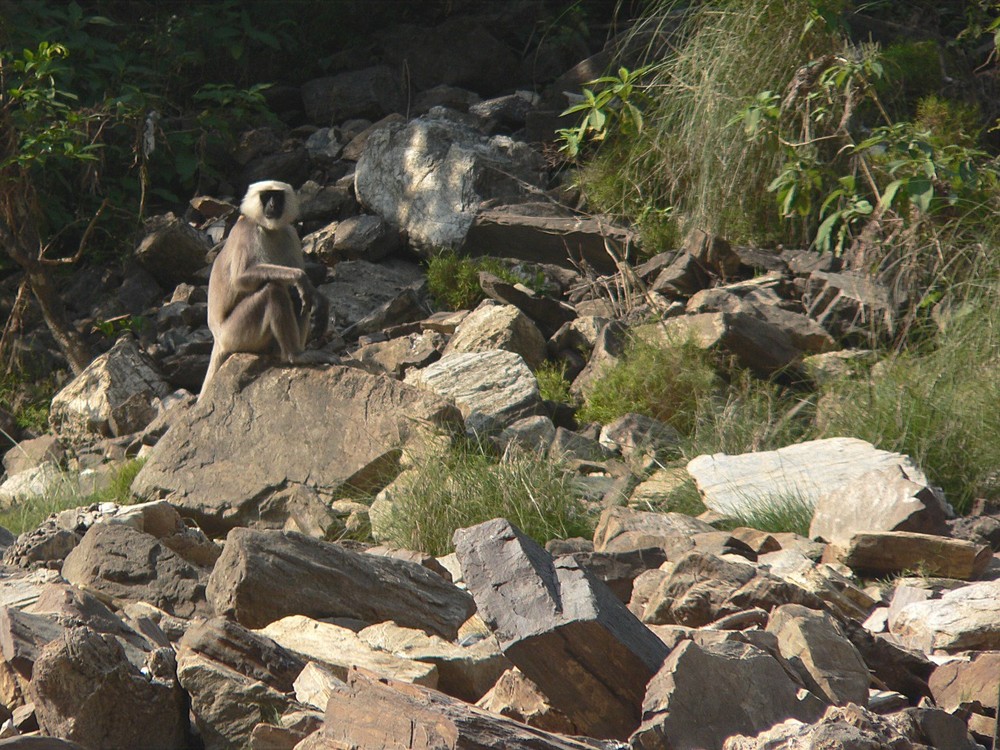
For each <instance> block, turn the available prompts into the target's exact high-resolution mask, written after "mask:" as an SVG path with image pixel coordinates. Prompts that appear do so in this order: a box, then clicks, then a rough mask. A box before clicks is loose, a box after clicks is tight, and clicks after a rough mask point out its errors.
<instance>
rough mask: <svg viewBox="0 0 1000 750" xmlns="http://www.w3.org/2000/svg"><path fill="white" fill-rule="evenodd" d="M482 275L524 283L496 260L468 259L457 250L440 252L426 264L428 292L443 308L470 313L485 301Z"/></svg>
mask: <svg viewBox="0 0 1000 750" xmlns="http://www.w3.org/2000/svg"><path fill="white" fill-rule="evenodd" d="M480 271H486V272H488V273H491V274H493V275H494V276H498V277H500V278H501V279H503V280H504V281H508V282H510V283H512V284H514V283H517V282H520V281H522V279H520V278H518V277H517V276H516V275H515V274H513V273H511V272H510V271H508V270H507V269H506V268H505V267H504V266H503V264H501V263H500V262H499V261H497V260H496V259H494V258H465V257H462V256H460V255H459V254H458V253H457V252H455V251H454V250H441V251H439V252H437V253H435V254H434V256H433V257H432V258H431V259H430V260H429V261H428V262H427V288H428V289H429V290H430V293H431V296H432V297H433V298H434V300H435V301H436V302H437V303H438V304H439V305H441V306H442V307H445V308H447V309H449V310H471V309H472V308H474V307H475V306H476V305H478V304H479V303H480V302H482V301H483V299H485V297H486V295H485V294H483V288H482V287H481V286H480V285H479V272H480Z"/></svg>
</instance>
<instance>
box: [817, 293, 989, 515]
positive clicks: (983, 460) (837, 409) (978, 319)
mask: <svg viewBox="0 0 1000 750" xmlns="http://www.w3.org/2000/svg"><path fill="white" fill-rule="evenodd" d="M998 302H1000V299H998V298H997V294H996V293H990V294H985V293H983V294H982V296H978V298H977V297H974V298H973V299H970V300H968V301H967V304H968V307H966V308H965V312H964V315H962V317H961V318H960V319H958V320H954V321H952V323H951V324H949V325H948V326H947V327H946V328H945V330H944V331H943V332H942V333H940V334H939V335H938V336H936V337H935V339H934V341H933V344H934V345H933V346H928V347H925V349H924V350H915V351H907V352H903V353H900V354H895V355H891V356H889V357H887V358H886V359H884V360H883V361H882V362H880V363H879V364H878V365H877V366H876V367H874V368H873V369H872V371H871V373H870V374H869V375H868V377H866V378H857V379H850V380H844V381H839V382H834V383H833V384H831V385H830V386H829V387H828V388H827V389H826V391H825V394H824V398H823V401H822V406H821V409H820V412H819V414H820V417H821V420H820V421H821V426H822V433H823V434H825V435H851V436H854V437H859V438H863V439H865V440H868V441H870V442H871V443H873V444H875V445H876V446H878V447H880V448H883V449H886V450H895V451H900V452H902V453H906V454H908V455H910V456H912V457H913V458H914V459H915V460H916V462H917V464H918V465H919V466H921V467H922V468H923V469H924V470H925V472H926V473H927V474H928V475H929V478H930V479H931V481H933V482H935V483H938V484H940V485H941V486H942V487H943V488H944V490H945V493H946V495H947V497H948V499H949V500H950V501H951V503H952V504H953V505H954V506H955V507H956V510H959V511H960V512H961V511H966V510H968V508H969V506H970V505H971V502H972V500H974V499H975V498H976V497H979V496H982V495H984V494H996V492H997V491H998V490H1000V477H998V469H1000V411H998V408H997V404H1000V311H998V307H997V304H998Z"/></svg>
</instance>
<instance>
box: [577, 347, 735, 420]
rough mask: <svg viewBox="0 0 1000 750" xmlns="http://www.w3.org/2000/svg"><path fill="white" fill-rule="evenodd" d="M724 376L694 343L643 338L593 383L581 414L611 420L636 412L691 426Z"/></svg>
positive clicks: (587, 417) (596, 418) (591, 417)
mask: <svg viewBox="0 0 1000 750" xmlns="http://www.w3.org/2000/svg"><path fill="white" fill-rule="evenodd" d="M719 385H720V381H719V379H718V377H717V375H716V374H715V369H714V368H713V366H712V364H711V361H710V356H709V355H708V354H707V353H706V352H704V351H703V350H701V349H699V348H698V347H697V346H696V345H695V344H694V343H692V342H677V343H675V344H671V345H656V344H653V343H650V342H647V341H644V340H642V339H639V338H635V339H633V340H632V341H631V342H630V343H629V345H628V346H627V348H626V350H625V353H624V354H623V356H622V357H621V359H620V360H619V362H618V364H616V365H615V366H613V367H612V368H610V369H609V370H608V371H607V372H606V373H605V374H604V375H603V376H602V377H601V378H599V379H598V380H597V382H595V383H594V385H593V388H592V389H591V391H590V393H589V394H588V396H587V399H586V403H585V404H584V405H583V407H582V408H581V409H580V411H579V413H578V415H577V416H578V418H579V419H580V420H581V421H583V422H591V421H593V422H600V423H601V424H608V423H609V422H612V421H614V420H615V419H617V418H618V417H620V416H622V415H624V414H628V413H630V412H634V413H637V414H644V415H646V416H647V417H652V418H653V419H659V420H660V421H662V422H666V423H667V424H669V425H671V426H673V427H674V428H675V429H677V430H678V431H680V432H681V433H686V432H688V431H690V430H691V429H692V428H693V426H694V424H695V422H696V420H697V414H698V412H699V409H700V408H701V407H702V404H703V402H704V401H705V400H706V399H710V398H712V396H713V394H714V392H715V390H716V389H717V388H718V386H719Z"/></svg>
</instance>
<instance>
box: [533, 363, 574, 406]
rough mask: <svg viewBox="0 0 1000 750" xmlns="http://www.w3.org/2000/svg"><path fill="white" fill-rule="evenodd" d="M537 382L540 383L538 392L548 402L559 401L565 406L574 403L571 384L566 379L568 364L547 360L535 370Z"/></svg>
mask: <svg viewBox="0 0 1000 750" xmlns="http://www.w3.org/2000/svg"><path fill="white" fill-rule="evenodd" d="M535 380H537V381H538V392H539V393H540V394H541V397H542V398H543V399H545V400H546V401H558V402H560V403H563V404H570V403H572V402H573V396H572V394H571V393H570V391H569V387H570V382H569V380H567V379H566V363H565V362H558V363H557V362H552V361H550V360H546V361H545V362H542V364H541V365H539V366H538V369H536V370H535Z"/></svg>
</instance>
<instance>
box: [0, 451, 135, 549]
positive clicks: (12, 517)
mask: <svg viewBox="0 0 1000 750" xmlns="http://www.w3.org/2000/svg"><path fill="white" fill-rule="evenodd" d="M144 463H145V460H144V459H137V460H132V461H127V462H125V463H124V464H122V465H121V466H120V467H119V468H118V469H116V470H115V471H114V473H113V474H112V475H111V480H110V482H109V483H108V486H107V487H105V488H104V489H101V490H98V491H97V492H90V493H88V492H83V491H82V490H81V489H80V482H79V479H78V478H77V477H73V476H71V475H69V474H67V475H65V479H64V480H63V481H62V482H60V484H59V486H58V488H57V489H56V490H55V491H54V492H50V493H47V494H45V495H40V496H36V497H29V498H25V499H24V500H22V501H21V502H19V503H18V504H17V505H15V506H13V507H11V508H9V509H7V510H4V511H2V512H0V526H3V527H4V528H5V529H7V530H8V531H11V532H12V533H14V534H23V533H24V532H25V531H31V530H32V529H35V528H37V527H38V526H40V525H41V524H42V522H43V521H45V519H46V518H48V517H49V516H50V515H51V514H53V513H58V512H60V511H63V510H69V509H70V508H79V507H81V506H85V505H92V504H94V503H104V502H112V503H117V504H118V505H130V504H132V503H134V502H135V498H134V497H133V495H132V490H131V487H132V480H133V479H135V476H136V474H138V473H139V470H140V469H141V468H142V465H143V464H144Z"/></svg>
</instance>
